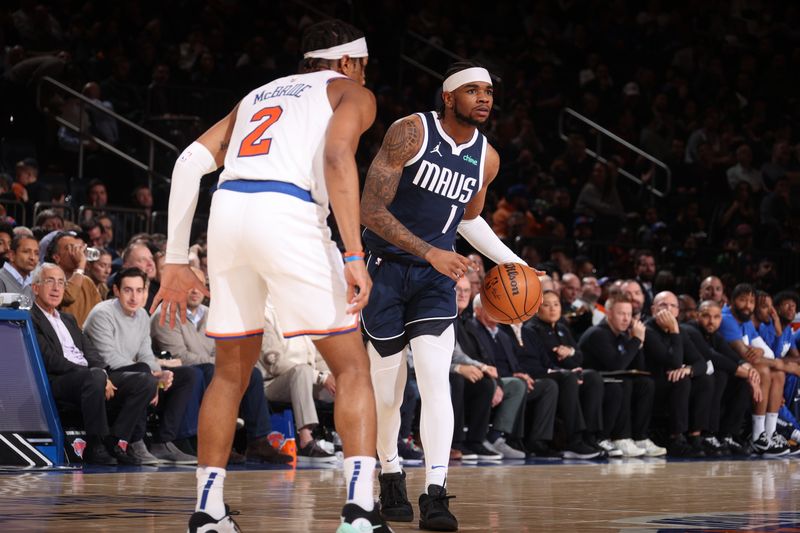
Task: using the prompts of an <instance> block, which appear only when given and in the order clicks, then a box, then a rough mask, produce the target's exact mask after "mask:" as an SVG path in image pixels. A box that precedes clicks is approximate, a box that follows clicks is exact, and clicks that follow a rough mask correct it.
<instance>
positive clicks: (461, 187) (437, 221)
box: [364, 111, 487, 264]
mask: <svg viewBox="0 0 800 533" xmlns="http://www.w3.org/2000/svg"><path fill="white" fill-rule="evenodd" d="M417 116H419V117H420V118H421V119H422V125H423V128H424V138H423V142H422V148H421V149H420V151H419V152H417V154H416V155H415V156H414V157H413V158H412V159H410V160H409V161H408V162H407V163H406V167H405V168H404V169H403V174H402V175H401V176H400V183H399V184H398V186H397V194H396V195H395V197H394V200H393V201H392V203H391V204H390V205H389V212H390V213H392V214H393V215H394V216H395V217H396V218H397V220H399V221H400V223H401V224H403V225H404V226H405V227H406V228H408V230H409V231H411V233H413V234H414V235H416V236H417V237H419V238H420V239H422V240H424V241H426V242H428V243H430V244H431V245H432V246H435V247H437V248H441V249H444V250H453V249H454V246H455V239H456V229H457V228H458V223H459V222H461V218H462V217H463V216H464V207H465V206H466V204H467V203H468V202H469V201H470V200H471V199H472V197H473V196H474V195H475V194H476V193H477V192H478V191H479V190H480V189H481V186H482V185H483V159H484V157H485V155H486V144H487V143H486V137H484V136H483V135H482V134H481V133H480V132H478V130H477V129H476V130H475V134H474V135H473V136H472V139H470V140H469V141H467V142H466V143H465V144H461V145H456V143H455V141H453V139H451V138H450V136H448V135H447V134H446V133H445V132H444V130H443V129H442V125H441V124H440V122H439V118H438V116H437V114H436V112H435V111H431V112H428V113H417ZM364 243H365V244H366V246H367V248H368V249H369V251H370V252H371V253H372V254H373V255H375V256H378V257H384V256H388V257H394V258H398V259H401V260H404V261H407V262H412V263H420V264H424V263H425V260H424V259H422V258H421V257H417V256H415V255H412V254H409V253H408V252H406V251H405V250H401V249H400V248H398V247H397V246H394V245H393V244H390V243H388V242H386V241H385V240H383V239H382V238H380V237H379V236H378V235H376V234H375V233H373V232H372V231H370V230H365V231H364Z"/></svg>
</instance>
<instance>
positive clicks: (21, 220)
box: [0, 199, 27, 225]
mask: <svg viewBox="0 0 800 533" xmlns="http://www.w3.org/2000/svg"><path fill="white" fill-rule="evenodd" d="M0 207H2V210H4V211H5V216H7V217H11V218H13V219H14V220H15V221H16V222H17V224H23V225H24V224H26V220H25V217H26V216H27V212H26V208H25V204H23V203H22V202H20V201H19V200H5V199H0Z"/></svg>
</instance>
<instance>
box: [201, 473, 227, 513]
mask: <svg viewBox="0 0 800 533" xmlns="http://www.w3.org/2000/svg"><path fill="white" fill-rule="evenodd" d="M195 475H196V477H197V505H196V506H195V508H194V510H195V511H202V512H204V513H206V514H208V515H209V516H211V517H212V518H215V519H217V520H219V519H220V518H222V517H223V516H225V501H224V499H223V494H222V490H223V487H224V485H225V469H224V468H216V467H213V466H207V467H202V466H199V467H197V473H196V474H195Z"/></svg>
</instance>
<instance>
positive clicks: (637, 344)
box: [578, 281, 667, 457]
mask: <svg viewBox="0 0 800 533" xmlns="http://www.w3.org/2000/svg"><path fill="white" fill-rule="evenodd" d="M634 283H636V282H635V281H634ZM636 285H637V286H638V283H637V284H636ZM605 307H606V321H605V322H602V323H601V324H600V325H598V326H593V327H591V328H589V329H588V330H587V331H586V333H584V334H583V335H582V336H581V338H580V340H579V341H578V347H579V348H580V349H581V351H582V352H583V357H584V367H586V368H591V369H594V370H598V371H601V372H615V373H616V374H617V375H618V376H619V380H618V381H619V382H611V383H606V384H605V388H604V401H603V433H602V436H603V437H604V440H605V439H609V440H611V442H610V443H602V442H601V446H603V448H604V449H606V450H608V449H609V447H613V448H616V449H618V450H620V451H622V454H623V455H624V456H626V457H640V456H642V455H645V454H647V455H648V456H659V455H664V454H666V453H667V450H666V449H664V448H662V447H660V446H656V444H655V443H653V441H652V440H650V435H649V434H650V418H651V415H652V411H653V396H654V393H655V384H654V382H653V378H651V377H650V376H648V375H646V373H644V371H645V361H644V353H643V351H642V346H643V345H644V340H645V332H646V328H645V325H644V324H643V323H642V322H641V321H640V320H638V319H634V318H633V311H632V306H631V302H630V300H628V298H627V297H626V296H625V295H624V294H622V293H620V294H618V295H615V296H611V297H609V298H608V299H607V300H606V303H605ZM614 389H618V390H614ZM609 445H610V446H609ZM609 455H611V452H609Z"/></svg>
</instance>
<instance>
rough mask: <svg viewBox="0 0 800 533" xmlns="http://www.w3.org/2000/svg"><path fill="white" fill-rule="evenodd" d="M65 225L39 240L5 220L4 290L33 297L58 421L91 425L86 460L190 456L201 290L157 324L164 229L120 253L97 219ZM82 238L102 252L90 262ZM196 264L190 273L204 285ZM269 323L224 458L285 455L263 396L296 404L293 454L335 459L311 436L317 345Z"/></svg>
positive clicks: (201, 337)
mask: <svg viewBox="0 0 800 533" xmlns="http://www.w3.org/2000/svg"><path fill="white" fill-rule="evenodd" d="M67 227H68V228H70V227H71V228H72V229H66V230H65V229H63V227H62V229H56V230H53V231H51V232H48V233H46V234H45V235H44V236H43V237H42V238H41V239H40V240H37V238H36V237H35V236H34V235H35V234H37V233H41V232H40V231H38V229H39V228H35V231H32V230H29V229H28V228H26V227H23V226H18V227H16V228H12V227H11V226H10V225H8V224H0V262H1V264H2V267H1V268H0V292H10V293H19V294H22V295H26V296H28V297H29V298H30V301H31V304H32V305H31V316H32V321H33V325H34V330H35V332H36V340H37V343H38V346H39V350H40V353H41V355H42V359H43V362H44V365H45V370H46V372H47V375H48V378H49V382H50V387H51V390H52V392H53V397H54V399H55V401H56V405H57V408H58V409H59V413H60V414H61V417H62V420H63V421H64V423H65V425H67V424H69V425H71V426H72V425H77V426H80V427H82V428H83V429H84V430H85V432H86V439H85V440H86V443H87V446H86V449H85V450H84V451H83V452H82V453H83V457H82V458H83V460H84V462H86V463H90V464H99V465H114V464H128V465H140V464H147V465H149V464H160V463H173V464H194V463H196V462H197V459H196V435H197V429H198V415H199V411H200V406H201V402H202V397H203V393H204V391H205V389H206V387H207V386H208V385H209V383H210V382H211V379H212V377H213V375H214V355H215V348H214V342H213V341H212V340H211V339H209V338H208V337H206V336H205V321H206V316H207V312H208V307H207V305H205V304H204V303H203V300H204V298H205V297H204V295H203V294H202V293H200V292H197V291H193V292H192V293H190V294H189V295H188V309H187V311H188V313H187V314H188V320H187V322H186V323H185V324H179V326H178V327H176V328H175V329H172V328H170V327H169V324H168V322H169V321H168V320H167V323H166V324H162V323H161V309H160V307H159V308H157V309H156V310H155V312H154V313H153V315H152V316H150V304H151V303H152V299H153V296H154V294H155V292H156V291H157V284H158V268H157V261H158V260H160V259H161V258H162V257H163V246H164V239H163V238H162V237H161V236H158V235H148V234H140V235H136V236H134V237H133V238H132V239H131V241H130V242H129V243H128V245H127V246H126V247H125V248H124V249H123V250H121V251H120V252H119V253H118V251H117V250H115V249H113V248H112V247H110V244H109V242H108V241H106V240H105V239H104V237H105V236H106V234H107V233H108V232H107V230H106V228H105V226H104V224H102V223H101V222H100V221H98V219H96V218H95V219H92V220H90V221H87V222H86V223H84V224H82V225H81V226H69V225H67ZM97 232H99V234H97ZM93 233H94V235H93ZM89 244H91V245H92V246H94V247H97V248H98V249H99V253H98V254H96V257H92V259H93V260H92V261H89V260H88V259H87V253H86V250H87V248H88V245H89ZM114 258H116V260H115V259H114ZM200 265H201V263H200V262H199V261H198V268H195V274H196V275H197V276H198V278H199V279H201V280H202V281H203V282H205V273H204V271H203V270H202V269H201V268H200ZM112 270H116V271H114V272H113V273H112ZM154 286H155V287H156V289H155V290H154V289H153V287H154ZM268 317H269V315H268ZM272 323H273V324H275V325H274V326H273V330H274V331H273V335H272V336H271V337H269V340H268V339H267V337H265V342H264V349H263V354H262V362H263V364H264V366H263V367H262V370H260V369H258V368H254V369H253V371H252V377H251V380H250V385H249V387H248V389H247V391H246V393H245V395H244V398H243V400H242V404H241V419H242V421H243V423H244V433H245V434H246V447H245V449H243V450H236V449H232V450H231V455H230V461H231V462H232V463H242V462H245V461H246V460H251V461H258V462H272V463H286V462H289V461H290V460H291V457H290V456H288V455H285V454H282V453H280V452H278V451H277V450H276V449H275V448H274V447H273V446H272V445H271V444H270V442H269V440H268V435H269V434H270V432H271V429H272V428H271V421H270V408H269V401H270V400H273V401H283V402H289V403H291V405H292V407H293V409H294V412H295V414H296V417H297V421H298V424H297V425H298V434H299V449H298V459H299V460H300V461H310V462H331V461H335V455H334V454H333V450H332V449H331V447H330V446H326V445H324V443H321V442H320V441H319V440H315V438H314V436H313V435H312V431H313V430H314V429H315V428H316V426H317V425H318V423H319V422H318V418H317V414H316V410H315V409H316V408H315V403H314V399H315V398H317V399H320V400H322V401H328V402H330V401H332V399H333V394H334V393H335V390H336V386H335V382H334V380H333V377H332V376H331V374H330V372H328V371H327V369H326V368H325V367H324V363H321V362H319V361H317V359H318V358H319V354H318V352H316V350H314V349H313V345H312V344H310V343H309V344H308V345H306V344H303V345H296V344H292V343H291V342H285V341H284V339H283V338H282V336H281V335H280V333H279V332H278V330H277V329H276V328H277V327H278V326H277V323H276V321H275V320H273V321H272ZM321 393H327V396H325V394H321ZM152 415H155V416H152ZM154 421H155V422H154ZM240 451H241V452H243V453H239V452H240Z"/></svg>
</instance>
